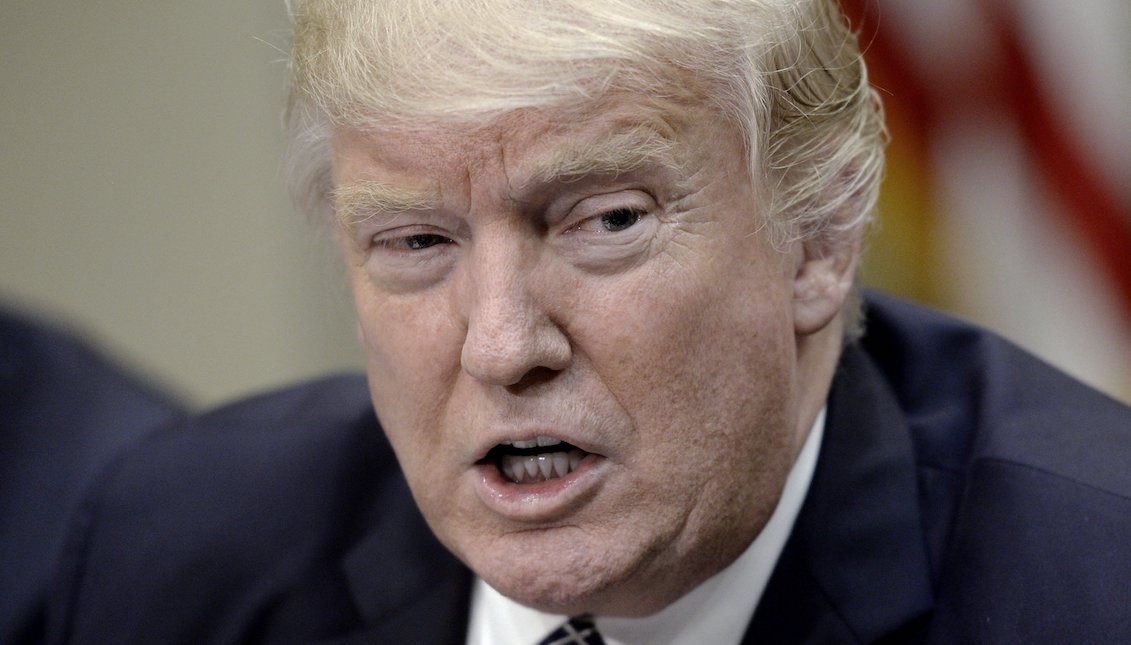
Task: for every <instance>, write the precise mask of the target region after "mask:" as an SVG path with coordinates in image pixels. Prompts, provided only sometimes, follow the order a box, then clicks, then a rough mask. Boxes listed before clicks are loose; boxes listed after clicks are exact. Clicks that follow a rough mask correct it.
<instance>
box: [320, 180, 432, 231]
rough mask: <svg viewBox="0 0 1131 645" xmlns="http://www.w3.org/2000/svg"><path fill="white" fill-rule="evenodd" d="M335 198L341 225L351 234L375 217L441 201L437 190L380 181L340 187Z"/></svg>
mask: <svg viewBox="0 0 1131 645" xmlns="http://www.w3.org/2000/svg"><path fill="white" fill-rule="evenodd" d="M332 197H333V200H334V210H335V215H336V217H337V220H338V225H339V226H341V227H342V228H343V229H344V230H346V231H347V232H351V233H352V232H353V231H354V229H356V228H357V226H358V225H359V224H361V223H362V222H364V221H366V220H369V219H372V218H374V217H379V216H390V215H398V214H400V213H407V212H409V211H415V210H429V209H435V208H439V207H440V205H441V203H442V202H441V198H440V191H439V190H437V189H425V190H412V189H407V188H402V187H399V186H392V185H390V184H386V183H382V182H379V181H363V182H360V183H354V184H349V185H346V186H339V187H338V188H335V189H334V191H333V194H332Z"/></svg>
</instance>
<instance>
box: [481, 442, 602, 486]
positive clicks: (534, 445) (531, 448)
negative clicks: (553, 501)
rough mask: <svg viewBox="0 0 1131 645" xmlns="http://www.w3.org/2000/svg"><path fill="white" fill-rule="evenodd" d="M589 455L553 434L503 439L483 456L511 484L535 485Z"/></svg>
mask: <svg viewBox="0 0 1131 645" xmlns="http://www.w3.org/2000/svg"><path fill="white" fill-rule="evenodd" d="M587 454H589V453H587V452H585V451H584V450H582V449H580V448H578V447H577V446H574V445H572V444H569V443H566V442H564V441H562V440H560V439H555V438H553V437H536V438H534V439H529V440H525V441H504V442H503V443H500V444H499V445H497V446H495V447H494V448H492V449H491V451H490V452H488V453H487V456H486V457H485V458H484V459H483V461H484V462H486V463H494V464H495V466H496V467H497V468H498V469H499V472H500V473H501V474H502V476H503V478H504V479H506V480H507V481H509V482H512V483H515V484H536V483H539V482H544V481H549V480H551V479H558V478H560V477H565V476H566V475H568V474H570V473H572V472H573V471H574V469H576V468H577V465H578V464H580V463H581V460H582V459H584V458H585V456H586V455H587Z"/></svg>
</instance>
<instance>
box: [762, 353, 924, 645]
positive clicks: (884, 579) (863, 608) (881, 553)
mask: <svg viewBox="0 0 1131 645" xmlns="http://www.w3.org/2000/svg"><path fill="white" fill-rule="evenodd" d="M919 508H920V506H919V499H918V493H917V484H916V470H915V458H914V454H913V452H912V445H911V438H910V435H909V433H908V430H907V426H906V422H905V421H904V419H903V415H902V413H901V411H900V409H899V406H898V404H897V403H896V400H895V397H894V395H893V394H892V393H891V392H890V390H889V389H888V387H887V385H886V383H885V382H884V380H883V377H882V376H881V374H880V373H879V371H878V370H877V369H876V367H875V366H874V365H873V364H872V362H871V360H870V359H869V358H868V357H867V356H866V355H865V354H864V352H863V351H862V350H860V349H859V348H858V347H855V346H852V347H848V348H847V349H846V350H845V353H844V356H843V357H842V359H841V362H840V366H839V368H838V373H837V376H836V378H835V379H834V383H833V389H832V392H831V394H830V396H829V407H828V416H827V422H826V426H825V437H824V443H823V445H822V446H821V454H820V457H819V458H818V462H817V469H816V471H815V472H814V475H813V482H812V484H811V485H810V488H809V492H808V495H807V496H806V500H805V504H804V506H803V507H802V510H801V513H800V515H799V516H798V518H797V523H796V524H795V525H794V530H793V533H792V534H791V536H790V538H789V540H788V542H787V543H786V547H785V550H784V551H783V553H782V557H781V559H780V560H779V561H778V565H777V567H776V568H775V569H774V574H773V576H772V577H771V578H770V582H769V585H768V586H767V588H766V592H765V594H764V595H763V597H762V600H761V602H760V603H759V606H758V609H757V611H756V612H755V615H754V618H753V620H752V621H751V625H750V627H749V629H748V630H747V634H746V638H745V640H744V643H746V644H749V645H753V644H754V643H872V642H877V641H881V640H883V642H906V641H907V640H908V639H913V637H914V635H915V634H916V633H917V631H918V630H919V628H920V627H921V626H922V624H923V622H924V621H925V619H926V618H927V617H929V614H930V611H931V607H932V605H933V602H934V601H933V593H932V582H931V575H930V570H929V565H928V559H927V552H926V547H925V545H924V537H923V525H922V521H921V518H920V511H919Z"/></svg>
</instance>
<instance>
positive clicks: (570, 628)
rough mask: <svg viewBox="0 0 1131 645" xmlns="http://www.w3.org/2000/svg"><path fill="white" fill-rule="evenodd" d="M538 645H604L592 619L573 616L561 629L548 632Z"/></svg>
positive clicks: (586, 616) (587, 616)
mask: <svg viewBox="0 0 1131 645" xmlns="http://www.w3.org/2000/svg"><path fill="white" fill-rule="evenodd" d="M538 645H605V641H604V639H602V638H601V634H599V633H597V627H596V626H595V625H593V619H592V618H591V617H590V616H589V615H588V614H585V615H581V616H574V617H573V618H570V619H569V620H567V621H566V622H565V623H564V624H563V625H562V626H561V627H559V628H557V629H555V630H554V631H552V632H550V635H549V636H547V637H546V638H543V639H542V640H541V641H540V642H539V643H538Z"/></svg>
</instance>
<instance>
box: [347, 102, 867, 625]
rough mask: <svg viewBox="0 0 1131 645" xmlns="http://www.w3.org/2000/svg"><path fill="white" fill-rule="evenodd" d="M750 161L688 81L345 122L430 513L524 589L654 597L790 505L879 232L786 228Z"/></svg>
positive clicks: (737, 546)
mask: <svg viewBox="0 0 1131 645" xmlns="http://www.w3.org/2000/svg"><path fill="white" fill-rule="evenodd" d="M746 159H747V154H746V151H745V150H744V147H743V144H742V136H741V134H740V133H739V132H738V131H737V129H736V128H734V127H731V126H730V125H729V124H728V123H726V122H725V121H722V120H721V119H720V118H719V117H718V115H717V114H713V113H712V112H711V111H710V110H709V109H707V108H706V107H705V106H702V105H698V104H696V103H694V102H693V101H688V100H680V99H677V98H668V99H656V98H650V99H645V98H643V97H632V96H618V97H608V98H606V99H603V100H602V101H600V102H599V103H596V104H594V105H592V106H591V109H588V110H583V111H573V112H571V113H570V114H569V116H568V118H566V117H565V116H564V115H563V114H562V113H559V112H556V111H555V110H554V109H549V108H547V109H538V110H535V109H530V110H522V111H516V112H512V113H508V114H505V115H503V116H501V117H499V118H497V119H495V120H494V121H492V122H490V123H488V124H487V125H481V126H477V127H474V128H468V127H467V126H465V125H464V126H460V125H456V124H431V125H428V126H426V127H421V128H419V129H414V130H390V131H384V132H360V131H354V130H349V129H340V130H339V131H338V132H337V133H336V136H335V138H334V186H335V208H336V212H337V216H338V220H339V224H340V227H339V239H340V247H341V250H342V254H343V257H344V259H345V263H346V267H347V273H348V276H349V280H350V283H351V286H352V289H353V292H354V299H355V303H356V309H357V314H358V322H359V329H360V336H361V339H362V343H363V345H364V348H365V352H366V357H367V358H366V364H367V371H368V374H369V380H370V388H371V392H372V396H373V400H374V404H375V407H376V409H377V410H378V416H379V417H380V420H381V422H382V425H383V427H384V428H385V431H386V433H387V434H388V436H389V438H390V441H391V442H392V444H393V447H394V449H395V451H396V453H397V457H398V459H399V461H400V463H401V465H402V467H403V469H404V471H405V475H406V477H407V479H408V482H409V485H410V487H411V488H412V491H413V495H414V497H415V498H416V501H417V503H418V504H419V506H420V508H421V510H422V512H423V513H424V515H425V518H426V519H427V520H428V522H429V524H430V526H431V527H432V529H433V530H434V531H435V533H436V534H437V536H438V537H439V538H440V540H441V541H443V542H444V544H445V545H446V546H447V547H448V548H449V549H451V550H452V551H453V552H454V553H455V554H456V555H457V556H459V557H460V558H461V559H463V560H464V561H465V562H466V563H467V564H468V565H469V566H470V567H471V568H472V569H473V570H474V571H475V572H476V573H477V574H478V575H479V576H481V577H483V578H484V579H485V580H486V581H487V582H488V583H489V584H491V585H492V586H493V587H495V588H496V589H498V590H499V591H501V592H502V593H503V594H505V595H507V596H510V597H511V598H514V599H516V600H518V601H519V602H522V603H524V604H527V605H530V606H533V607H537V608H540V609H543V610H546V611H552V612H557V613H569V614H575V613H582V612H593V613H600V614H606V615H624V616H636V615H646V614H649V613H652V612H655V611H657V610H659V609H661V608H662V607H664V606H666V605H667V604H669V603H670V602H672V601H674V600H675V599H676V598H678V597H680V596H681V595H683V594H684V593H686V592H687V591H689V590H690V589H691V588H692V587H694V586H695V585H697V584H699V583H700V582H702V581H703V580H705V579H706V578H708V577H710V576H711V575H713V574H714V573H716V572H717V571H719V570H721V569H722V568H723V567H725V566H726V565H727V564H729V563H730V562H731V561H733V560H734V558H736V557H737V556H738V555H739V554H740V553H741V552H742V551H743V550H744V549H745V548H746V547H747V546H748V545H749V543H750V542H751V541H752V540H753V539H754V537H756V536H757V534H758V532H759V531H760V530H761V529H762V526H763V525H764V524H765V522H766V520H767V519H768V518H769V515H770V513H771V512H772V510H773V508H774V506H775V505H776V503H777V499H778V496H779V494H780V492H781V487H782V485H783V483H784V480H785V477H786V475H787V474H788V472H789V468H790V466H791V465H792V463H793V460H794V458H795V457H796V454H797V452H798V451H799V450H800V447H801V445H802V444H803V442H804V439H805V437H806V435H807V433H808V431H809V429H810V427H811V426H812V423H813V421H814V419H815V418H816V415H817V413H818V411H819V410H820V408H821V406H822V405H823V401H824V399H825V396H826V394H827V390H828V386H829V382H830V381H831V377H832V371H833V368H834V366H835V363H836V359H837V355H838V353H839V347H840V334H841V330H840V324H839V317H838V315H837V312H838V311H839V308H840V305H841V304H842V302H843V300H844V298H845V296H846V294H847V292H848V289H849V288H850V284H851V280H852V272H853V270H854V267H855V257H856V252H857V246H858V244H857V243H855V242H852V241H850V242H846V243H845V244H827V243H826V244H823V245H820V246H818V245H816V244H803V243H796V244H794V245H793V246H791V247H790V248H788V249H785V250H779V249H775V248H773V247H772V246H771V245H770V244H769V243H768V241H767V240H766V238H765V235H764V234H763V232H762V231H761V229H760V227H759V222H760V216H761V212H762V208H763V205H764V204H765V203H766V202H767V199H766V198H765V196H764V195H759V194H758V193H757V192H756V190H755V187H754V186H752V185H751V181H750V173H749V170H748V168H747V161H746ZM539 438H542V440H544V441H543V442H547V443H550V445H549V446H548V447H547V448H545V449H543V448H534V447H531V448H526V447H525V446H527V445H531V446H533V445H534V444H535V443H537V442H538V441H539ZM559 441H560V442H564V443H563V444H558V443H556V442H559ZM539 451H542V452H544V453H547V456H546V457H545V458H540V457H537V456H534V455H531V454H528V453H536V452H539ZM555 451H557V454H559V455H572V456H573V457H575V458H576V457H580V459H579V460H577V459H575V461H577V463H576V464H574V465H571V467H570V468H569V472H568V474H565V475H564V476H560V475H559V474H558V473H559V471H558V470H553V469H551V471H550V472H551V475H552V476H549V477H546V476H543V475H538V474H535V475H530V476H529V477H530V479H528V480H524V481H522V482H516V481H514V478H515V477H514V475H513V470H504V469H503V467H502V464H503V463H506V464H507V465H508V468H509V467H510V466H513V465H515V464H517V465H518V466H517V467H518V468H520V469H521V468H522V467H523V465H524V464H526V463H534V462H535V461H537V460H539V459H541V461H540V462H539V463H546V462H547V461H548V462H549V463H551V464H552V463H553V459H552V458H551V456H549V453H553V452H555ZM540 454H541V453H540ZM566 462H569V459H568V458H567V459H566ZM562 463H563V462H562V458H561V457H559V458H558V465H557V466H554V468H558V467H561V468H563V469H564V468H565V466H562ZM522 477H527V476H526V475H523V476H522Z"/></svg>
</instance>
